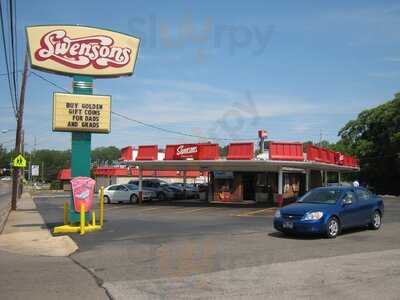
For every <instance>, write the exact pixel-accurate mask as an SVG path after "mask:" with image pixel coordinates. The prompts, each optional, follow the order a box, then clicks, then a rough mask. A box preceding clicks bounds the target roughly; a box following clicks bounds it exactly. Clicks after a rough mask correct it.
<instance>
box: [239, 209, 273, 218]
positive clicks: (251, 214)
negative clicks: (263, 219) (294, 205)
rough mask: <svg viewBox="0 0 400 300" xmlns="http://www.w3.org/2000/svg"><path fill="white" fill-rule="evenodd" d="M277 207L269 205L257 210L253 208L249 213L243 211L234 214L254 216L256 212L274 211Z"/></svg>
mask: <svg viewBox="0 0 400 300" xmlns="http://www.w3.org/2000/svg"><path fill="white" fill-rule="evenodd" d="M275 210H276V209H275V208H274V207H268V208H265V209H257V210H252V211H249V212H247V213H242V214H238V215H234V216H235V217H252V216H253V215H255V214H259V213H262V212H265V211H269V212H274V211H275Z"/></svg>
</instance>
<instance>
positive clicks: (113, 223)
mask: <svg viewBox="0 0 400 300" xmlns="http://www.w3.org/2000/svg"><path fill="white" fill-rule="evenodd" d="M65 199H66V198H65V196H63V195H47V196H46V195H36V196H35V202H36V204H37V206H38V208H39V211H40V212H41V214H42V216H43V217H44V219H45V221H46V222H47V224H48V226H49V227H52V226H55V225H58V224H60V222H61V221H62V204H63V201H65ZM385 206H386V211H385V217H384V225H383V227H382V228H381V229H380V230H379V231H371V230H365V229H356V230H351V231H346V232H344V233H343V234H342V235H341V236H339V237H338V238H336V239H334V240H328V239H324V238H321V237H291V236H290V237H288V236H285V235H282V234H280V233H277V232H275V231H274V229H273V228H272V219H273V214H274V209H273V208H268V207H247V206H221V205H219V206H216V205H208V204H206V203H199V202H196V201H177V202H165V203H160V202H153V203H146V204H144V205H130V204H112V205H105V207H106V223H105V228H104V230H103V231H101V232H95V233H90V234H87V235H85V236H79V235H71V237H72V238H73V239H74V240H75V241H76V243H77V244H78V246H79V250H78V252H76V253H75V254H73V255H72V257H71V258H72V259H73V260H74V261H76V262H77V263H79V264H80V265H82V266H84V267H85V268H87V270H89V271H90V272H91V274H92V275H93V276H94V277H95V278H96V280H97V281H98V282H100V283H101V285H102V286H103V287H105V288H106V289H107V291H108V292H109V293H110V295H112V297H115V298H121V299H123V298H138V299H153V298H154V299H158V298H170V297H171V298H173V296H174V295H175V294H176V293H177V291H179V296H176V297H175V296H174V297H175V298H187V297H189V298H194V299H197V298H209V297H210V296H212V297H214V296H215V295H217V296H216V298H225V297H226V298H231V297H234V298H235V297H236V296H238V295H239V296H240V295H241V296H240V297H242V296H243V297H244V298H246V297H250V296H251V297H252V298H257V297H258V298H260V299H265V298H267V297H265V295H266V294H265V293H268V296H270V297H272V298H274V297H277V296H282V297H283V296H284V297H283V298H285V297H288V299H289V298H292V297H295V298H313V297H314V296H315V297H317V296H318V295H319V294H318V293H319V291H318V290H319V288H320V286H321V285H328V286H329V288H330V289H331V290H332V291H335V292H336V293H338V292H340V293H339V294H338V295H342V296H344V297H350V296H351V297H353V299H359V298H360V299H362V297H364V299H365V296H371V295H372V296H373V295H374V293H375V292H376V293H378V292H379V293H382V290H383V291H386V292H387V294H385V295H387V296H388V297H383V299H398V298H396V297H397V296H396V297H394V296H395V295H399V294H400V263H393V261H399V262H400V250H399V249H400V236H399V234H398V228H399V225H400V199H398V198H387V199H385ZM368 262H370V264H371V266H368ZM318 266H320V267H318ZM327 266H331V267H330V268H327ZM349 266H352V267H351V269H349V270H347V271H346V268H347V267H349ZM378 266H380V267H379V270H376V268H378ZM360 268H361V269H360ZM374 268H375V269H374ZM307 269H310V272H311V273H310V274H311V275H312V276H311V275H310V276H311V277H309V276H308V275H307V276H308V277H307V276H306V275H305V274H303V273H301V274H298V273H296V272H299V270H303V271H304V272H306V271H307ZM283 270H286V272H283ZM330 272H333V273H330ZM343 272H344V273H343ZM306 273H307V272H306ZM343 276H344V277H343ZM382 276H383V277H385V278H386V279H385V280H384V284H385V285H384V286H380V287H378V288H377V289H375V290H373V291H372V290H370V282H371V280H378V279H379V280H380V281H382ZM343 278H347V280H346V282H345V283H344V284H346V286H349V284H352V287H354V288H355V289H362V291H361V292H360V293H359V294H357V295H353V294H352V293H354V289H350V290H347V291H346V290H345V291H343V290H341V289H340V287H337V286H336V287H335V284H334V283H335V282H336V283H340V282H341V281H342V280H344V279H343ZM286 281H287V282H286ZM292 281H295V282H296V283H295V284H294V285H293V287H296V288H295V289H294V288H293V289H290V288H288V286H287V283H290V282H292ZM381 285H382V284H381ZM238 287H241V288H240V290H238ZM396 287H397V288H396ZM207 293H209V294H207ZM299 293H300V294H299ZM304 293H305V294H304ZM392 296H393V297H392ZM240 297H237V298H240ZM328 298H329V297H328Z"/></svg>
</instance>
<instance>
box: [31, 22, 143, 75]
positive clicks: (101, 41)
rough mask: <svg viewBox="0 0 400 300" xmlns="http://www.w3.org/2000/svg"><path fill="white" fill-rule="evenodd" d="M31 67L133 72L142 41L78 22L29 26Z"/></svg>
mask: <svg viewBox="0 0 400 300" xmlns="http://www.w3.org/2000/svg"><path fill="white" fill-rule="evenodd" d="M26 35H27V40H28V49H29V55H30V61H31V66H32V68H37V69H41V70H46V71H50V72H56V73H62V74H67V75H87V76H94V77H117V76H123V75H131V74H132V73H133V69H134V66H135V62H136V58H137V54H138V49H139V43H140V40H139V39H138V38H136V37H134V36H130V35H126V34H122V33H118V32H114V31H110V30H105V29H100V28H96V27H87V26H75V25H39V26H31V27H27V28H26Z"/></svg>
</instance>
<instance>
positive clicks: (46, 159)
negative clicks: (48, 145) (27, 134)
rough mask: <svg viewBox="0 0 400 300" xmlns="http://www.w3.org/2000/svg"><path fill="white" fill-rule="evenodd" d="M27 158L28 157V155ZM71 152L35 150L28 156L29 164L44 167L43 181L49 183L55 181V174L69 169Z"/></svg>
mask: <svg viewBox="0 0 400 300" xmlns="http://www.w3.org/2000/svg"><path fill="white" fill-rule="evenodd" d="M28 157H29V155H28ZM70 157H71V151H70V150H67V151H59V150H48V149H43V150H37V151H34V152H32V154H31V155H30V158H31V163H32V164H35V165H39V166H40V168H42V166H43V167H44V170H41V171H40V172H44V179H45V180H46V181H51V180H55V179H57V174H58V172H59V171H60V170H61V169H67V168H69V167H70Z"/></svg>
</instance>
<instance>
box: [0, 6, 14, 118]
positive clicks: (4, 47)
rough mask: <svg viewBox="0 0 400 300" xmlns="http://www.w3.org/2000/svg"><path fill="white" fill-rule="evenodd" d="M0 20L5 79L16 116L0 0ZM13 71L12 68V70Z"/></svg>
mask: <svg viewBox="0 0 400 300" xmlns="http://www.w3.org/2000/svg"><path fill="white" fill-rule="evenodd" d="M0 22H1V35H2V39H3V49H4V57H5V63H6V69H7V73H6V74H7V79H8V88H9V91H10V99H11V104H12V108H13V111H14V116H15V117H17V106H16V105H15V97H14V95H13V89H12V83H11V78H10V74H11V72H10V66H9V65H8V63H9V61H8V53H7V45H6V35H5V32H4V26H5V25H4V18H3V7H2V5H1V0H0ZM13 72H14V70H13Z"/></svg>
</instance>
